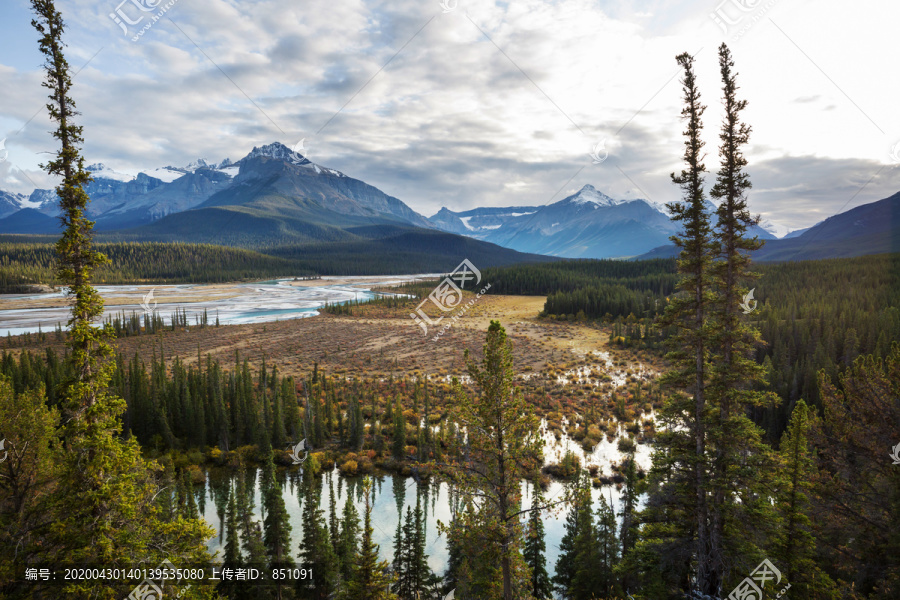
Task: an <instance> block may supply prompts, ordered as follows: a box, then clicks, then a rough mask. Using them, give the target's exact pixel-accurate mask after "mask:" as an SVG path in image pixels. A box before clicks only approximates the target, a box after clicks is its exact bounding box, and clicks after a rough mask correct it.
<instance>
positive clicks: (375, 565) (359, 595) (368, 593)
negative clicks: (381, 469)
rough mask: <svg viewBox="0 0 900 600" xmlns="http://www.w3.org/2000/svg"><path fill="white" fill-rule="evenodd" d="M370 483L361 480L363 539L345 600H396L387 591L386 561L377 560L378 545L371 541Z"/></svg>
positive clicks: (388, 586)
mask: <svg viewBox="0 0 900 600" xmlns="http://www.w3.org/2000/svg"><path fill="white" fill-rule="evenodd" d="M371 494H372V482H371V480H370V479H369V478H368V477H366V478H365V479H364V480H363V496H364V498H365V510H364V512H363V538H362V544H361V547H360V552H359V565H358V567H357V569H356V572H355V573H354V577H353V578H352V579H351V580H350V583H349V585H348V586H347V589H346V593H345V594H344V596H343V597H344V598H346V599H347V600H397V596H396V595H395V594H394V593H392V592H390V591H389V588H390V584H391V578H390V576H389V575H388V574H387V568H388V564H387V561H380V560H378V544H376V543H374V542H373V541H372V534H373V529H372V499H371V497H370V496H371Z"/></svg>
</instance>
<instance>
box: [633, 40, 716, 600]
mask: <svg viewBox="0 0 900 600" xmlns="http://www.w3.org/2000/svg"><path fill="white" fill-rule="evenodd" d="M677 61H678V64H679V65H680V66H681V68H682V69H683V71H684V77H683V79H682V80H681V83H682V88H683V100H684V107H683V108H682V111H681V116H682V119H683V120H685V121H686V122H687V128H686V129H685V131H684V138H685V141H684V148H685V150H684V162H685V168H684V169H683V170H682V171H681V173H680V174H679V175H675V174H674V173H673V174H672V181H673V182H674V183H675V184H677V185H678V186H679V187H681V190H682V199H681V201H680V202H673V203H669V204H667V208H668V209H669V211H670V214H671V218H672V220H673V221H676V222H678V223H680V224H681V226H682V232H681V234H679V235H674V236H672V237H671V239H672V241H673V242H674V243H675V245H676V247H678V248H680V254H679V258H678V271H679V274H680V275H681V279H680V280H679V282H678V285H677V290H678V292H679V293H678V294H676V295H675V296H674V297H673V298H672V299H671V301H670V302H669V303H668V305H667V306H666V312H665V313H664V315H663V316H662V317H661V318H660V325H661V326H662V327H669V328H673V329H674V333H673V335H672V337H671V338H670V345H671V348H672V350H671V351H670V352H669V354H668V355H667V357H668V359H669V360H670V361H671V362H672V364H673V368H672V369H671V370H670V371H668V372H667V373H665V375H664V376H663V378H662V381H663V383H664V384H666V385H669V386H671V387H673V388H675V389H678V390H685V391H687V393H688V394H690V396H688V395H686V394H684V393H682V392H680V391H679V392H676V393H675V394H674V396H672V397H670V398H669V400H668V401H667V402H666V403H665V404H664V405H663V408H662V410H661V411H660V419H661V420H662V422H663V424H665V425H668V427H666V432H665V434H664V435H661V436H660V438H661V439H660V442H661V443H660V446H659V450H658V451H657V452H656V454H655V456H654V471H653V474H654V475H655V476H656V477H657V480H656V481H657V486H658V487H656V488H655V489H654V488H651V491H652V492H653V493H654V494H655V496H656V498H655V499H654V501H653V502H651V506H652V507H653V508H654V510H656V511H657V515H656V516H655V517H653V518H651V520H652V521H656V522H658V523H663V522H670V523H675V524H676V525H677V527H676V528H672V527H665V528H661V529H659V530H658V532H659V534H660V535H661V538H660V539H659V542H660V543H659V544H658V548H659V549H660V551H661V552H662V551H665V552H667V553H668V555H669V559H670V560H671V559H675V560H676V561H677V563H678V565H679V566H678V567H677V569H678V570H679V571H681V572H680V573H676V574H675V578H676V579H678V580H680V581H681V582H682V585H683V586H684V588H685V591H687V588H689V587H695V588H696V589H698V590H699V591H700V592H701V593H704V594H707V595H713V596H714V595H717V594H718V592H719V589H718V588H719V586H720V585H721V583H722V582H721V577H720V576H721V572H720V570H719V565H718V563H717V560H718V558H719V556H717V555H716V553H715V551H714V549H713V547H712V545H711V542H712V539H711V530H710V516H709V498H708V494H709V482H708V477H707V474H708V464H707V463H708V460H707V430H706V412H707V406H706V400H707V398H706V392H707V390H706V388H707V385H708V380H709V374H708V358H709V357H708V353H709V349H710V345H711V336H712V332H711V331H710V326H709V323H708V320H709V313H710V310H711V305H712V302H713V293H712V290H711V277H712V274H711V264H710V263H711V260H712V258H711V254H712V250H713V240H712V230H711V227H710V223H709V214H708V213H707V210H706V206H705V194H704V190H703V173H704V172H705V171H706V167H705V165H704V164H703V150H702V149H703V145H704V143H703V141H702V140H701V139H700V132H701V130H702V127H703V123H702V115H703V112H704V111H705V110H706V107H705V106H703V104H702V103H701V101H700V90H699V88H698V86H697V80H696V76H695V74H694V66H693V65H694V59H693V57H691V56H690V55H689V54H687V53H685V54H681V55H679V56H678V57H677ZM648 533H652V534H656V533H657V532H655V531H653V527H652V526H651V528H650V530H649V531H648ZM663 548H665V550H663ZM692 565H696V566H695V567H694V568H693V570H694V572H695V576H694V577H691V576H690V574H689V572H690V570H691V569H692ZM692 580H693V581H692Z"/></svg>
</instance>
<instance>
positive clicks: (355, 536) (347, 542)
mask: <svg viewBox="0 0 900 600" xmlns="http://www.w3.org/2000/svg"><path fill="white" fill-rule="evenodd" d="M359 533H360V525H359V512H358V511H357V510H356V505H354V504H353V499H352V498H350V495H349V494H348V495H347V499H346V500H345V501H344V511H343V515H342V517H341V532H340V542H339V544H338V559H339V560H340V563H341V577H342V578H343V580H344V581H350V579H352V578H353V573H354V571H355V570H356V566H357V565H358V564H359Z"/></svg>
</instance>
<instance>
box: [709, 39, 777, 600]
mask: <svg viewBox="0 0 900 600" xmlns="http://www.w3.org/2000/svg"><path fill="white" fill-rule="evenodd" d="M733 67H734V62H733V60H732V58H731V52H730V51H729V49H728V47H727V46H726V45H725V44H722V45H721V46H720V47H719V70H720V74H721V77H722V87H723V103H724V108H725V117H724V120H723V123H722V130H721V132H720V134H719V139H720V140H721V145H720V148H719V158H720V165H719V171H718V175H717V178H716V184H715V185H714V186H713V188H712V190H711V191H710V195H711V196H712V197H713V198H717V199H719V200H720V204H719V207H718V208H717V210H716V214H717V217H718V218H717V224H716V231H715V233H714V241H715V244H714V246H715V247H714V255H715V257H716V259H717V260H716V261H715V262H714V264H713V269H712V272H713V284H714V285H715V287H716V292H717V294H716V300H715V302H714V304H713V309H712V311H711V316H712V318H711V323H710V325H711V329H712V332H713V339H712V353H711V357H710V369H709V374H710V380H709V384H708V386H707V390H706V393H707V403H708V405H709V407H710V408H711V409H712V410H711V411H710V413H709V415H708V420H709V424H708V426H707V434H708V443H709V446H710V448H711V449H712V465H711V469H710V473H709V483H710V490H711V493H710V503H709V509H710V510H709V515H710V542H709V544H710V546H709V547H710V554H711V555H712V556H713V557H715V560H714V561H712V563H711V564H710V565H709V567H708V572H707V574H706V576H705V580H706V581H708V584H707V585H708V589H715V588H719V587H723V586H724V584H725V582H724V576H725V573H726V572H728V571H735V570H741V567H743V564H742V563H743V561H742V560H741V557H745V556H754V555H757V554H759V553H760V549H759V548H757V547H755V546H754V545H753V544H752V542H750V541H749V540H751V539H753V538H757V539H764V536H765V532H766V529H768V528H769V527H772V526H774V525H775V524H774V521H773V520H774V519H775V518H776V516H775V515H774V513H773V511H771V510H769V509H768V507H767V506H766V505H765V503H761V502H758V501H757V499H758V498H760V497H761V496H764V495H766V494H767V491H768V490H767V483H766V479H767V477H766V475H765V473H766V472H771V470H773V468H774V462H773V461H772V460H771V459H770V457H771V453H770V452H769V449H768V448H767V447H765V446H764V445H763V444H762V443H761V442H760V436H761V430H759V428H758V427H756V425H754V424H753V423H752V422H751V421H750V420H749V419H748V418H747V414H748V412H749V410H751V409H753V408H755V407H758V406H761V405H763V404H764V402H765V401H766V398H765V395H764V394H763V393H761V392H759V391H757V390H758V388H760V387H761V386H762V385H763V383H764V380H763V373H764V372H763V369H762V367H761V366H760V365H758V364H757V362H756V360H755V352H756V348H757V347H758V346H759V345H760V342H761V340H760V335H759V332H758V331H757V330H756V329H755V328H753V327H751V326H750V325H749V324H748V323H747V321H746V319H747V318H746V316H745V315H744V314H743V312H742V310H741V308H740V305H741V303H742V301H743V296H744V293H745V289H746V288H745V287H744V283H745V282H748V281H751V280H753V279H754V278H755V277H756V274H755V273H752V272H751V271H750V254H749V253H750V252H751V251H753V250H757V249H759V248H760V247H761V246H762V243H761V242H760V241H759V240H758V239H757V238H748V237H747V235H746V233H747V230H748V229H749V228H750V227H751V226H753V225H755V224H756V223H757V221H758V219H755V218H753V217H751V216H750V213H749V211H748V208H747V198H746V192H747V190H749V189H750V187H751V183H750V179H749V177H748V175H747V173H746V172H745V171H744V167H745V166H746V165H747V159H746V158H745V157H744V155H743V147H744V146H745V145H746V144H747V142H748V140H749V136H750V127H749V126H748V125H747V124H746V123H743V122H741V113H742V111H743V110H744V109H745V108H746V106H747V101H746V100H739V99H738V98H737V90H738V85H737V74H736V73H734V72H733ZM747 457H750V458H751V460H753V461H754V462H756V461H761V462H760V463H759V464H758V466H757V468H755V469H748V468H746V467H744V466H742V464H746V463H747ZM765 467H768V468H765ZM735 527H737V529H734V528H735ZM749 528H755V529H757V530H759V531H760V533H761V535H758V536H754V535H750V531H749ZM751 568H752V566H751Z"/></svg>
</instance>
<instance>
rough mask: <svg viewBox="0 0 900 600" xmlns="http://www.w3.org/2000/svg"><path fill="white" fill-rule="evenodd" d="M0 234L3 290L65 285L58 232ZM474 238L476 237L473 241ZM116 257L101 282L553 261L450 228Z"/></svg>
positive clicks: (184, 247) (141, 246)
mask: <svg viewBox="0 0 900 600" xmlns="http://www.w3.org/2000/svg"><path fill="white" fill-rule="evenodd" d="M41 240H42V238H40V237H39V236H17V235H0V293H16V292H20V291H29V290H30V287H29V286H32V285H35V284H42V285H59V284H60V281H59V279H58V278H57V276H56V267H55V264H56V262H55V261H56V256H55V253H54V240H52V239H51V236H46V237H45V238H43V241H41ZM470 242H472V243H470ZM97 248H98V250H99V251H101V252H103V254H105V255H106V256H107V257H108V258H109V262H108V263H105V264H103V265H99V266H98V268H97V270H96V272H95V273H94V281H95V282H96V283H103V284H117V283H221V282H227V281H246V280H260V279H273V278H276V277H297V276H308V275H404V274H414V273H440V272H449V271H450V270H451V269H454V268H455V267H456V266H457V265H458V264H459V262H460V258H459V257H460V256H464V257H468V258H469V259H470V260H472V261H474V262H475V263H476V264H479V265H505V264H514V263H516V262H522V261H537V260H544V261H548V260H551V261H552V260H553V259H551V258H548V257H537V256H532V255H527V254H518V253H515V252H512V251H505V250H504V251H503V253H502V254H498V253H497V252H496V251H497V250H500V249H499V247H492V246H490V245H487V244H483V243H478V244H475V243H474V240H468V241H467V240H465V239H462V238H459V236H453V235H450V234H446V233H443V232H438V231H434V232H425V233H420V234H416V235H412V234H407V233H404V232H403V231H402V230H401V231H400V232H398V233H397V235H396V236H395V237H391V238H388V239H380V240H366V239H360V240H358V241H353V242H332V243H326V242H321V243H310V244H301V245H291V246H283V247H282V246H277V247H271V248H265V249H260V250H254V249H244V248H238V247H233V246H218V245H212V244H190V243H182V242H122V241H107V242H103V243H99V244H97Z"/></svg>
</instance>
